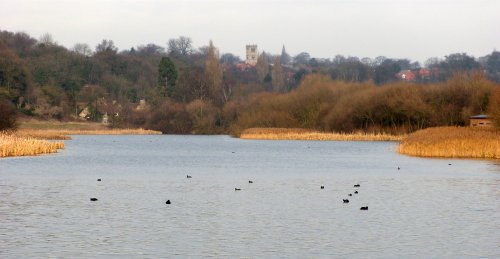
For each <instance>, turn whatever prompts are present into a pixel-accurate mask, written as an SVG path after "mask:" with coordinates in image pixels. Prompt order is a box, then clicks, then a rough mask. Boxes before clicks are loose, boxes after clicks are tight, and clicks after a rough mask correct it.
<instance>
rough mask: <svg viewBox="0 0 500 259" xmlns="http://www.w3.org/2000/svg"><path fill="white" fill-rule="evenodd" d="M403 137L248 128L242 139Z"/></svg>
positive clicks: (372, 138) (365, 139) (354, 139)
mask: <svg viewBox="0 0 500 259" xmlns="http://www.w3.org/2000/svg"><path fill="white" fill-rule="evenodd" d="M404 137H405V136H404V135H389V134H383V133H381V134H375V133H363V132H359V133H327V132H319V131H313V130H307V129H294V128H250V129H246V130H244V131H243V132H242V133H241V135H240V138H242V139H267V140H335V141H400V140H402V139H403V138H404Z"/></svg>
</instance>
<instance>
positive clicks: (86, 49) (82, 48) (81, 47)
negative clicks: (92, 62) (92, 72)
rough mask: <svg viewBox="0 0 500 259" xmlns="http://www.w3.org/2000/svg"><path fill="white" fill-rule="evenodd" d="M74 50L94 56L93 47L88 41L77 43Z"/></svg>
mask: <svg viewBox="0 0 500 259" xmlns="http://www.w3.org/2000/svg"><path fill="white" fill-rule="evenodd" d="M73 51H74V52H76V53H78V54H81V55H84V56H87V57H89V56H92V49H91V48H90V46H89V44H87V43H76V44H75V46H73Z"/></svg>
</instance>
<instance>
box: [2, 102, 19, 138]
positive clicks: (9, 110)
mask: <svg viewBox="0 0 500 259" xmlns="http://www.w3.org/2000/svg"><path fill="white" fill-rule="evenodd" d="M16 117H17V113H16V108H15V106H14V105H13V104H12V103H11V102H9V101H7V100H5V99H0V131H3V130H10V129H15V128H16V127H17V120H16Z"/></svg>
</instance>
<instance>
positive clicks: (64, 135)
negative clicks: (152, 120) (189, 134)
mask: <svg viewBox="0 0 500 259" xmlns="http://www.w3.org/2000/svg"><path fill="white" fill-rule="evenodd" d="M159 134H161V132H159V131H154V130H145V129H104V130H80V129H74V130H73V129H19V130H18V131H17V132H16V136H19V137H29V138H36V139H59V140H68V139H71V137H70V136H69V135H159Z"/></svg>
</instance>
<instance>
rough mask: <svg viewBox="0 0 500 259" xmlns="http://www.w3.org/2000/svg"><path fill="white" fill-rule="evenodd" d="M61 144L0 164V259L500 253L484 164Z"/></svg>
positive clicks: (293, 151)
mask: <svg viewBox="0 0 500 259" xmlns="http://www.w3.org/2000/svg"><path fill="white" fill-rule="evenodd" d="M66 147H67V148H66V150H64V151H62V152H61V153H59V154H56V155H49V156H44V157H30V158H8V159H2V160H0V257H1V258H19V257H32V258H43V257H61V258H75V257H135V258H148V257H149V258H150V257H176V256H177V257H206V256H211V257H293V258H304V257H312V258H333V257H350V258H352V257H354V258H373V257H379V258H400V257H405V258H407V257H418V258H429V257H439V258H442V257H448V258H459V257H460V258H461V257H471V258H477V257H489V258H494V257H497V258H498V257H499V256H500V248H499V242H500V235H499V234H498V233H499V231H500V219H499V217H498V215H500V207H499V203H498V200H499V198H500V188H499V187H500V167H499V165H498V162H495V161H481V160H449V159H446V160H441V159H419V158H410V157H406V156H400V155H398V154H396V153H395V152H394V149H395V144H394V143H386V142H315V141H310V142H304V141H249V140H240V139H233V138H229V137H226V136H75V137H74V140H72V141H67V142H66ZM449 163H451V164H452V165H448V164H449ZM495 163H496V164H495ZM398 166H399V167H401V170H397V167H398ZM187 174H189V175H192V176H193V178H191V179H187V178H186V175H187ZM97 178H101V179H102V181H101V182H97V181H96V179H97ZM249 180H253V183H251V184H250V183H248V181H249ZM354 184H360V185H361V187H360V188H356V189H357V190H358V191H359V194H354V190H355V188H353V185H354ZM321 185H324V186H325V189H323V190H322V189H320V186H321ZM236 187H237V188H241V189H242V190H241V191H235V190H234V188H236ZM349 193H353V196H352V197H348V196H347V194H349ZM91 197H97V198H98V199H99V201H96V202H91V201H90V200H89V199H90V198H91ZM345 198H348V199H349V200H350V202H349V203H348V204H343V203H342V199H345ZM167 199H170V200H171V201H172V204H170V205H166V204H165V201H166V200H167ZM361 206H369V210H368V211H360V210H359V208H360V207H361Z"/></svg>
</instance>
